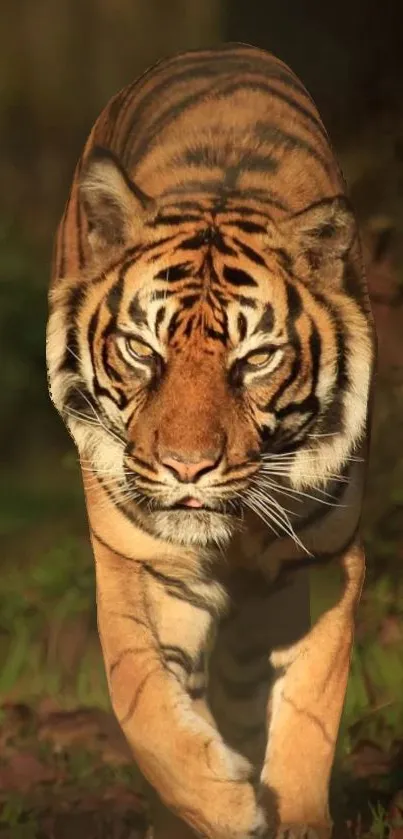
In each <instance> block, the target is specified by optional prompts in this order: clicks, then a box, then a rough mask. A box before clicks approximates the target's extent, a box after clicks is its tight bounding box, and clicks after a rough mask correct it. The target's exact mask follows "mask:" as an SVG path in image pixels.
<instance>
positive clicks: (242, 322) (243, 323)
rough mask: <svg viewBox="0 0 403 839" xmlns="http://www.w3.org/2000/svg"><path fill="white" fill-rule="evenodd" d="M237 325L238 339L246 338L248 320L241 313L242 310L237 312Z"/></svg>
mask: <svg viewBox="0 0 403 839" xmlns="http://www.w3.org/2000/svg"><path fill="white" fill-rule="evenodd" d="M237 327H238V334H239V340H240V341H244V340H245V338H246V334H247V331H248V321H247V320H246V317H245V315H244V314H243V312H239V314H238V318H237Z"/></svg>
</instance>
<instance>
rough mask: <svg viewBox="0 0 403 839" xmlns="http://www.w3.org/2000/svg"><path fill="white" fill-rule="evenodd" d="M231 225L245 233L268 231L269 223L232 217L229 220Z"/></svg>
mask: <svg viewBox="0 0 403 839" xmlns="http://www.w3.org/2000/svg"><path fill="white" fill-rule="evenodd" d="M228 224H230V225H231V227H236V228H237V229H238V230H242V231H243V232H244V233H263V234H266V233H267V224H258V223H257V222H256V221H245V220H244V219H231V221H229V222H228Z"/></svg>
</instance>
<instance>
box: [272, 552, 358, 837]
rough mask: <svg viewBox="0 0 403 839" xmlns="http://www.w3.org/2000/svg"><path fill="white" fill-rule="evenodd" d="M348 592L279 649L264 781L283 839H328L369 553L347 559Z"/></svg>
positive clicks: (344, 558) (352, 554) (275, 657)
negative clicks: (275, 801)
mask: <svg viewBox="0 0 403 839" xmlns="http://www.w3.org/2000/svg"><path fill="white" fill-rule="evenodd" d="M341 565H342V568H343V572H344V590H343V594H342V596H341V599H340V600H339V602H338V603H337V604H336V605H335V606H334V607H333V608H331V609H330V610H329V611H327V612H326V613H325V614H324V615H322V616H321V618H320V619H319V620H318V621H317V623H316V624H315V625H314V626H313V627H312V629H311V630H310V631H309V632H308V633H307V634H306V636H305V637H304V638H302V639H301V640H300V641H298V642H297V643H296V644H294V645H293V646H290V647H288V648H283V649H278V650H277V651H275V652H274V653H273V654H272V656H271V662H272V664H273V665H274V667H275V668H276V669H277V671H278V678H277V680H276V682H275V684H274V688H273V692H272V697H271V702H270V710H269V717H268V723H269V724H268V729H269V730H268V747H267V752H266V758H265V763H264V767H263V771H262V774H261V780H262V784H263V798H264V792H265V790H270V796H271V795H272V792H273V791H274V792H275V794H276V796H277V799H278V807H279V815H280V822H281V825H282V827H281V828H280V832H279V834H278V839H280V837H281V839H282V838H283V837H284V839H308V837H311V836H312V837H313V836H315V837H316V836H320V837H325V839H326V837H328V836H329V835H330V833H331V826H332V825H331V819H330V815H329V804H328V796H329V781H330V773H331V769H332V764H333V760H334V753H335V747H336V741H337V736H338V730H339V724H340V717H341V714H342V710H343V704H344V699H345V692H346V687H347V680H348V675H349V666H350V657H351V649H352V643H353V634H354V617H355V610H356V607H357V605H358V602H359V598H360V594H361V588H362V584H363V580H364V574H365V557H364V552H363V550H362V548H361V547H360V546H359V545H358V544H355V545H353V546H352V547H351V548H350V549H349V550H348V552H346V554H345V555H344V556H342V557H341Z"/></svg>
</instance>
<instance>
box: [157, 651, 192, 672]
mask: <svg viewBox="0 0 403 839" xmlns="http://www.w3.org/2000/svg"><path fill="white" fill-rule="evenodd" d="M160 648H161V651H162V653H163V656H164V659H165V661H166V662H168V663H172V664H179V666H180V667H182V670H184V671H185V673H187V674H188V675H190V674H191V673H192V672H193V659H192V657H191V656H190V655H189V653H187V652H186V650H184V649H183V647H178V646H176V645H173V644H161V645H160Z"/></svg>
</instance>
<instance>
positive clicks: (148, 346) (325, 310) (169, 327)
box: [47, 150, 372, 546]
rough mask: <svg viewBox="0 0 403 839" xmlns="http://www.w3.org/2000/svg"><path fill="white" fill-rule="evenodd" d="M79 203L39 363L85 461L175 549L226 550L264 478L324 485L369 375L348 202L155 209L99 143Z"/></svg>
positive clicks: (187, 204)
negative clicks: (75, 263) (82, 246)
mask: <svg viewBox="0 0 403 839" xmlns="http://www.w3.org/2000/svg"><path fill="white" fill-rule="evenodd" d="M78 192H79V201H80V203H81V206H82V208H83V210H84V212H85V217H86V219H87V223H88V231H87V232H88V243H89V248H90V252H91V257H90V259H89V260H88V261H87V265H86V269H85V271H84V272H83V273H82V275H81V276H80V277H74V278H73V279H70V280H63V281H62V280H59V281H58V280H57V278H56V281H55V284H54V287H53V291H52V295H51V314H50V318H49V326H48V341H47V356H48V371H49V380H50V388H51V395H52V399H53V401H54V403H55V405H56V407H57V408H58V410H59V411H60V413H61V414H62V416H63V418H64V420H65V422H66V424H67V426H68V428H69V430H70V432H71V434H72V436H73V439H74V441H75V443H76V445H77V447H78V450H79V454H80V460H81V465H82V468H83V469H84V470H85V469H86V468H89V469H91V470H93V471H94V472H95V473H96V474H97V475H98V477H99V479H100V480H101V481H102V482H103V483H104V486H105V488H106V490H107V491H108V493H109V494H110V495H111V496H112V498H113V499H114V501H115V502H116V504H118V505H119V506H120V507H121V508H122V509H124V510H126V511H128V512H129V513H130V512H131V514H132V515H133V516H134V517H135V518H136V517H137V520H140V521H141V523H142V525H143V526H144V527H145V528H146V529H148V530H149V531H150V532H152V533H153V534H154V535H156V536H158V537H160V538H162V539H164V540H167V541H170V542H174V543H180V544H182V545H189V544H192V545H199V546H208V545H209V544H212V543H225V542H226V541H227V540H228V539H229V538H230V537H231V535H232V533H233V532H234V529H235V527H236V524H237V521H238V517H239V514H240V511H241V509H242V507H243V506H249V507H250V508H252V509H253V510H254V511H255V512H256V513H257V514H258V515H259V513H261V512H262V511H263V509H264V504H263V491H264V492H266V493H270V491H271V490H274V489H275V485H276V486H279V485H287V486H288V487H289V488H290V489H291V490H295V491H299V490H301V489H303V488H307V487H308V488H317V487H318V486H322V487H323V486H325V485H326V483H327V481H328V480H329V478H330V477H331V476H332V475H334V474H335V473H339V472H340V470H342V469H343V468H344V466H345V464H346V462H347V461H348V459H349V457H350V456H351V455H352V453H353V452H354V450H355V449H356V447H357V445H358V444H359V442H360V440H361V439H362V437H363V434H364V433H365V423H366V416H367V402H368V391H369V385H370V377H371V359H372V349H371V335H370V329H369V325H368V316H367V314H366V312H365V307H363V306H362V305H361V303H360V301H359V300H358V296H359V295H358V290H357V294H356V297H355V298H354V295H352V294H351V293H350V290H349V289H348V283H349V282H351V277H350V279H349V278H348V276H347V275H348V254H349V252H350V250H351V248H352V246H353V245H354V242H355V239H356V228H355V222H354V217H353V215H352V212H351V210H350V208H349V206H348V203H347V201H346V199H345V198H344V197H343V196H336V197H334V198H328V199H326V200H323V201H320V202H318V203H317V204H315V205H311V206H309V207H308V208H306V209H305V210H304V211H303V212H299V213H298V214H294V215H293V216H291V217H286V216H284V215H283V217H280V219H279V218H277V219H276V221H274V220H273V218H271V217H270V215H269V214H268V213H267V210H266V208H265V205H264V201H259V200H257V199H256V198H253V199H252V198H250V197H248V196H246V197H245V196H240V195H236V194H228V195H226V196H223V195H221V196H220V197H219V198H217V196H212V197H211V198H209V197H208V196H205V197H200V196H194V195H192V193H191V191H189V192H188V193H186V192H183V193H182V194H181V195H180V197H179V198H178V196H175V197H173V196H172V195H171V194H167V195H165V196H164V195H162V196H160V198H159V199H158V200H151V199H149V198H148V197H146V196H145V195H144V194H143V193H142V192H141V191H140V190H139V189H138V188H137V187H135V185H134V184H133V183H132V182H131V181H130V180H129V178H128V176H127V175H126V173H125V172H124V171H123V169H122V168H121V166H120V164H119V163H118V161H117V160H116V159H115V158H114V157H113V156H112V155H111V154H110V153H106V152H102V151H100V150H95V151H94V152H93V153H92V154H91V155H90V156H89V157H88V159H87V160H86V163H85V165H84V167H83V170H82V174H81V178H80V182H79V187H78ZM280 215H281V214H280ZM278 515H279V514H278Z"/></svg>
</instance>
